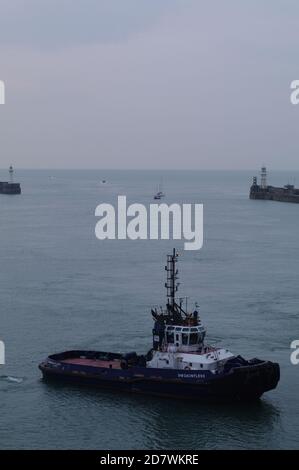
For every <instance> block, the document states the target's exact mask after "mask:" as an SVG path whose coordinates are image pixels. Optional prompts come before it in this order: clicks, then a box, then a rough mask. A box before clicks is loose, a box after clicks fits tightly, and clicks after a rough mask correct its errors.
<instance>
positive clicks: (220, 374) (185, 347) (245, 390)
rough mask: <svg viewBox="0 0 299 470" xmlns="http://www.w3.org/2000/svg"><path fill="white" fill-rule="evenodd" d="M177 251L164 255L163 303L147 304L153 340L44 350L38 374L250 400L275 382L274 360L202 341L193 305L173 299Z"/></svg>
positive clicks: (202, 331)
mask: <svg viewBox="0 0 299 470" xmlns="http://www.w3.org/2000/svg"><path fill="white" fill-rule="evenodd" d="M177 261H178V254H177V252H176V250H175V249H174V250H173V253H172V254H171V255H168V256H167V265H166V266H165V270H166V273H167V282H166V283H165V287H166V290H167V304H166V308H165V309H162V308H161V310H160V311H158V309H152V310H151V314H152V317H153V320H154V328H153V331H152V334H153V345H152V348H151V349H150V350H149V351H148V353H147V354H145V355H140V354H137V353H136V352H131V353H127V354H118V353H113V352H101V351H84V350H72V351H66V352H62V353H58V354H52V355H50V356H48V358H47V359H45V360H44V361H43V362H42V363H41V364H40V365H39V368H40V370H41V371H42V374H43V378H44V380H47V381H50V380H54V381H58V382H73V383H80V384H84V385H87V386H89V387H103V388H104V387H105V388H108V389H115V390H117V391H125V392H134V393H141V394H147V395H157V396H164V397H171V398H182V399H197V400H204V399H208V400H217V401H219V400H230V401H241V400H246V401H248V400H256V399H259V398H260V397H261V396H262V395H263V393H265V392H267V391H269V390H273V389H275V388H276V386H277V384H278V382H279V378H280V368H279V364H277V363H274V362H270V361H267V360H261V359H250V360H246V359H244V358H243V357H242V356H240V355H235V354H233V353H231V352H230V351H229V350H228V349H225V348H222V347H218V348H217V347H212V346H209V345H207V344H205V341H204V340H205V336H206V329H205V327H204V326H203V324H202V321H201V319H200V317H199V314H198V311H197V309H195V310H194V311H192V312H188V311H187V308H186V307H185V308H183V301H182V299H180V300H179V301H177V296H176V294H177V291H178V282H177V280H178V270H177V267H176V264H177Z"/></svg>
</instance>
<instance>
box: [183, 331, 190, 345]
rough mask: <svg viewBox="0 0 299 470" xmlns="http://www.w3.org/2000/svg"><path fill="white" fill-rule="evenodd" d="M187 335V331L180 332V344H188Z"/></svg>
mask: <svg viewBox="0 0 299 470" xmlns="http://www.w3.org/2000/svg"><path fill="white" fill-rule="evenodd" d="M188 339H189V335H188V334H187V333H182V344H184V345H187V344H188Z"/></svg>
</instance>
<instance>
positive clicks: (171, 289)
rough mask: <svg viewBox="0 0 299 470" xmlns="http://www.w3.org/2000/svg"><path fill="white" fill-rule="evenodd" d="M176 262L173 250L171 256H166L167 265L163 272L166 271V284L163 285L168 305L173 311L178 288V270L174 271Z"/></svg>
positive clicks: (176, 258)
mask: <svg viewBox="0 0 299 470" xmlns="http://www.w3.org/2000/svg"><path fill="white" fill-rule="evenodd" d="M177 261H178V253H177V252H176V250H175V248H174V249H173V253H172V255H167V265H166V266H165V270H166V271H167V282H166V283H165V287H166V289H167V298H168V305H170V306H171V307H172V309H174V306H175V294H176V292H177V291H178V286H179V284H178V283H177V280H178V278H179V276H178V270H177V269H176V263H177Z"/></svg>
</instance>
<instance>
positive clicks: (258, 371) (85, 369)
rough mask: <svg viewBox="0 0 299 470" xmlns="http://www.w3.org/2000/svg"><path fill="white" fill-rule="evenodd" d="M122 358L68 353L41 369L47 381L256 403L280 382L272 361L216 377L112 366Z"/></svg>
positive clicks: (55, 356) (52, 358) (182, 371)
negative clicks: (92, 358) (93, 363)
mask: <svg viewBox="0 0 299 470" xmlns="http://www.w3.org/2000/svg"><path fill="white" fill-rule="evenodd" d="M104 355H105V356H104ZM82 356H84V358H86V357H96V360H98V364H99V365H98V364H97V365H96V366H93V365H86V364H82V361H84V360H85V361H86V362H87V361H89V360H90V359H88V358H87V359H79V358H82ZM76 357H77V358H78V363H76V360H77V359H76ZM103 357H105V359H104V360H103V359H102V358H103ZM107 357H108V358H107ZM121 357H122V356H121V355H117V354H112V353H99V352H94V351H68V352H66V353H61V354H57V355H53V356H49V358H48V359H47V360H46V361H44V362H43V363H41V364H40V366H39V368H40V369H41V371H42V373H43V377H44V379H46V380H55V381H58V382H72V383H79V384H82V385H85V386H89V387H102V388H109V389H114V390H117V391H123V392H130V393H141V394H147V395H155V396H164V397H172V398H183V399H197V400H235V401H240V400H254V399H258V398H260V396H261V395H262V394H263V393H265V392H267V391H269V390H272V389H273V388H275V387H276V385H277V383H278V381H279V365H278V364H275V363H272V362H268V361H256V362H255V363H248V364H247V365H244V366H242V367H240V366H238V367H231V368H229V369H228V370H226V371H225V372H223V373H222V374H218V375H215V374H212V373H211V372H209V371H207V372H204V371H191V370H188V371H184V370H178V369H152V368H147V367H145V366H140V365H138V364H137V365H129V366H128V367H126V368H121V367H119V368H114V367H113V366H111V364H113V362H111V361H118V360H121ZM67 361H70V362H67ZM93 362H94V361H93ZM102 365H103V367H102Z"/></svg>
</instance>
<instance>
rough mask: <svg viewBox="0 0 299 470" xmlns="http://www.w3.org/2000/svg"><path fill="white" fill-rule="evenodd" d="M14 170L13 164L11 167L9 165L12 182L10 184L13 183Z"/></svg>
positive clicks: (10, 180)
mask: <svg viewBox="0 0 299 470" xmlns="http://www.w3.org/2000/svg"><path fill="white" fill-rule="evenodd" d="M13 172H14V169H13V167H12V165H10V167H9V182H10V184H13Z"/></svg>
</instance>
